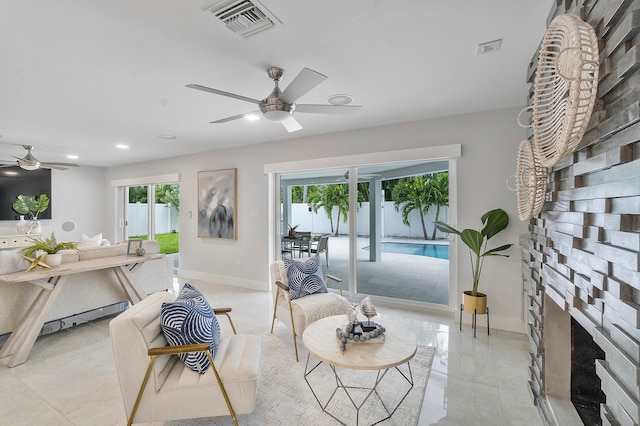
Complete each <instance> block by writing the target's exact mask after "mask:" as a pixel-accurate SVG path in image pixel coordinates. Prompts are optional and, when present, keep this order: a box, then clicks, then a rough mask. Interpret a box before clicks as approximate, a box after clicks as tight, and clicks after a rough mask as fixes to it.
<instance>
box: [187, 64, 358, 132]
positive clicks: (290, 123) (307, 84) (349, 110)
mask: <svg viewBox="0 0 640 426" xmlns="http://www.w3.org/2000/svg"><path fill="white" fill-rule="evenodd" d="M267 74H268V75H269V78H271V79H272V80H273V81H274V83H275V87H274V89H273V91H272V92H271V93H270V94H269V95H268V96H267V97H266V98H264V99H262V100H258V99H253V98H248V97H246V96H242V95H238V94H235V93H229V92H225V91H222V90H218V89H212V88H210V87H205V86H201V85H199V84H187V85H186V87H188V88H190V89H196V90H202V91H203V92H209V93H213V94H216V95H222V96H228V97H230V98H234V99H239V100H241V101H246V102H251V103H253V104H257V105H258V107H259V108H260V109H258V110H256V111H251V112H247V113H244V114H238V115H234V116H231V117H227V118H222V119H220V120H216V121H212V122H211V123H226V122H227V121H232V120H237V119H239V118H245V117H247V116H249V115H252V114H254V115H255V114H258V113H262V115H263V116H264V118H266V119H268V120H271V121H279V122H280V123H282V125H283V126H284V127H285V129H287V131H288V132H295V131H297V130H300V129H302V126H301V125H300V123H298V121H297V120H296V119H295V118H294V117H293V114H294V112H303V113H317V114H338V115H351V114H354V113H357V112H358V111H360V109H361V108H362V106H360V105H322V104H296V101H297V100H298V99H299V98H301V97H302V96H303V95H305V94H306V93H307V92H309V91H310V90H311V89H313V88H314V87H316V86H317V85H318V84H320V83H322V82H323V81H324V80H326V79H327V77H326V76H325V75H322V74H320V73H319V72H316V71H313V70H311V69H309V68H304V69H303V70H302V71H300V73H299V74H298V75H297V76H296V78H294V79H293V80H292V81H291V83H290V84H289V85H288V86H287V88H286V89H285V90H284V91H281V90H280V87H279V86H278V84H279V82H280V80H281V79H282V77H283V75H284V70H283V69H282V68H278V67H270V68H268V69H267Z"/></svg>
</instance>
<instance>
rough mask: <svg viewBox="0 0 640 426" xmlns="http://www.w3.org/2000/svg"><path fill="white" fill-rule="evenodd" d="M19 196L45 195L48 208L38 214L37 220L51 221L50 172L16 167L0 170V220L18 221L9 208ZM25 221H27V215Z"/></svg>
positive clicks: (18, 217) (15, 214)
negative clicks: (47, 199) (47, 198)
mask: <svg viewBox="0 0 640 426" xmlns="http://www.w3.org/2000/svg"><path fill="white" fill-rule="evenodd" d="M21 194H22V195H29V196H31V197H38V196H40V194H47V197H49V200H50V201H49V208H48V209H47V210H45V211H43V212H42V213H40V214H38V219H51V170H49V169H37V170H24V169H21V168H20V167H18V166H15V167H2V168H0V220H17V219H20V215H19V214H18V213H16V212H15V211H14V210H13V208H12V207H11V206H12V205H13V202H14V201H15V199H16V197H17V196H18V195H21ZM25 219H29V215H26V216H25Z"/></svg>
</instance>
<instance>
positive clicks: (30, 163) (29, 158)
mask: <svg viewBox="0 0 640 426" xmlns="http://www.w3.org/2000/svg"><path fill="white" fill-rule="evenodd" d="M22 147H23V148H24V149H26V150H27V155H25V156H24V157H22V158H20V157H13V158H15V159H16V160H17V161H15V162H13V161H11V162H9V161H0V162H1V163H5V164H0V167H14V166H18V167H20V168H21V169H24V170H37V169H40V168H43V169H56V170H67V169H68V168H69V167H79V166H78V165H77V164H75V163H48V162H41V161H40V160H38V159H37V158H36V157H34V156H33V154H31V150H33V149H35V146H33V145H22Z"/></svg>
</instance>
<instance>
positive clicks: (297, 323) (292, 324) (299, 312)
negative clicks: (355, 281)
mask: <svg viewBox="0 0 640 426" xmlns="http://www.w3.org/2000/svg"><path fill="white" fill-rule="evenodd" d="M269 269H270V275H271V282H272V283H273V284H274V285H275V286H276V291H275V295H274V304H273V319H272V320H271V332H272V333H273V326H274V324H275V321H276V318H278V319H279V320H280V321H281V322H282V323H283V324H284V325H285V326H286V327H287V328H289V329H291V331H292V333H293V348H294V350H295V353H296V362H297V361H298V345H297V342H296V337H298V336H300V337H301V336H302V332H303V331H304V329H305V328H306V327H307V325H308V324H311V323H312V322H314V321H316V320H319V319H320V318H324V317H328V316H332V315H341V314H346V313H347V309H348V307H349V302H348V301H347V299H345V298H344V297H343V296H342V279H340V278H337V277H334V276H332V275H325V280H332V281H335V282H337V283H338V288H339V290H340V294H338V293H332V292H331V291H328V292H327V293H315V294H310V295H307V296H304V297H300V298H297V299H293V300H292V299H291V289H290V288H289V280H288V279H287V271H286V270H285V265H284V262H283V261H282V260H279V261H277V262H275V263H272V264H271V266H270V268H269Z"/></svg>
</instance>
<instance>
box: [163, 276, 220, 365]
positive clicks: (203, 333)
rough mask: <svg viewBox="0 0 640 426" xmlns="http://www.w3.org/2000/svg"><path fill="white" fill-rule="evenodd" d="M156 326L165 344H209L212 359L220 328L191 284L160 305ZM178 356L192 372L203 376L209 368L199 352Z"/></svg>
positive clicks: (210, 310) (216, 346) (187, 284)
mask: <svg viewBox="0 0 640 426" xmlns="http://www.w3.org/2000/svg"><path fill="white" fill-rule="evenodd" d="M160 325H161V327H162V331H163V333H164V335H165V338H166V339H167V342H168V343H169V345H171V346H179V345H190V344H197V343H210V344H211V347H210V352H211V357H212V358H213V357H215V354H216V351H217V350H218V345H219V344H220V325H219V324H218V319H217V318H216V316H215V314H214V313H213V310H212V309H211V306H210V305H209V302H207V299H206V298H205V297H204V295H203V294H202V293H200V291H198V290H197V289H196V288H195V287H193V286H192V285H191V284H189V283H186V284H185V285H184V287H182V290H180V294H179V295H178V298H177V299H176V300H175V301H173V302H169V303H167V302H165V303H163V304H162V308H161V310H160ZM178 357H179V358H180V359H181V360H182V361H183V362H184V363H185V365H186V366H187V367H188V368H189V369H191V370H193V371H195V372H196V373H200V374H204V373H205V372H206V371H207V369H208V368H209V359H208V358H207V354H205V353H203V352H197V353H186V354H179V355H178Z"/></svg>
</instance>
